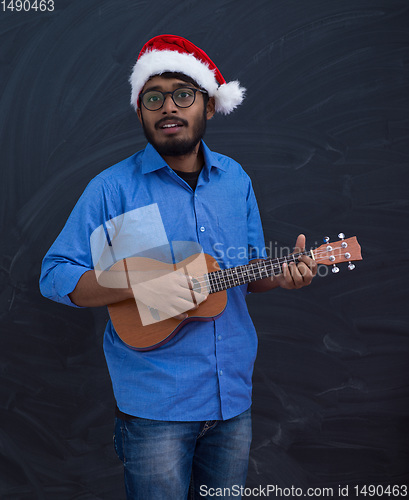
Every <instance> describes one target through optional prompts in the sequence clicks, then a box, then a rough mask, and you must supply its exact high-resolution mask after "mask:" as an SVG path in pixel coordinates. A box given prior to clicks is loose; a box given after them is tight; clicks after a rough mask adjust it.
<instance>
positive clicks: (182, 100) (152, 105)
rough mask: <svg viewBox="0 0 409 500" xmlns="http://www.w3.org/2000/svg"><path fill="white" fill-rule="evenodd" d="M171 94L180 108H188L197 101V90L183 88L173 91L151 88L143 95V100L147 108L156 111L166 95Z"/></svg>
mask: <svg viewBox="0 0 409 500" xmlns="http://www.w3.org/2000/svg"><path fill="white" fill-rule="evenodd" d="M167 94H170V95H171V96H172V99H173V102H174V103H175V104H176V106H179V107H180V108H188V107H189V106H191V105H192V104H193V103H194V101H195V95H196V92H195V90H193V89H189V88H181V89H176V90H174V91H173V92H165V93H163V92H160V91H159V90H151V91H149V92H146V93H145V94H144V95H143V96H142V102H143V105H144V106H145V108H147V109H149V110H151V111H155V110H157V109H160V108H161V107H162V106H163V103H164V101H165V96H166V95H167Z"/></svg>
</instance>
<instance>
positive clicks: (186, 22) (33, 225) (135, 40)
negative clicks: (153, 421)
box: [0, 0, 409, 500]
mask: <svg viewBox="0 0 409 500" xmlns="http://www.w3.org/2000/svg"><path fill="white" fill-rule="evenodd" d="M7 4H8V2H7V1H6V4H3V3H1V4H0V6H1V8H2V9H3V7H4V5H7ZM25 5H26V6H27V4H25ZM408 13H409V3H408V1H407V0H264V1H262V0H254V1H247V0H246V1H244V0H238V1H233V0H218V1H216V0H207V1H205V2H204V1H203V2H202V1H198V0H191V1H188V0H181V1H178V2H166V1H165V0H156V2H152V1H151V0H146V1H136V0H135V1H128V0H98V1H97V0H86V1H81V0H70V1H68V0H55V10H54V11H53V12H39V11H38V12H35V11H31V12H16V11H14V12H11V11H10V10H9V11H7V12H4V11H3V10H1V11H0V68H1V75H0V77H1V79H0V86H1V87H0V90H1V92H0V119H1V122H0V130H1V165H0V207H1V209H0V218H1V260H0V283H1V285H0V319H1V326H0V328H1V335H0V374H1V382H0V498H1V499H2V500H4V499H7V500H8V499H13V500H14V499H29V500H32V499H47V500H48V499H50V500H55V499H58V500H59V499H61V500H65V499H81V500H91V499H107V500H118V499H122V498H124V492H123V486H122V471H121V465H120V464H119V462H118V460H117V458H116V456H115V454H114V451H113V447H112V428H113V404H114V402H113V397H112V391H111V386H110V381H109V378H108V375H107V370H106V366H105V361H104V358H103V353H102V332H103V329H104V323H105V321H106V313H105V311H104V310H74V309H71V308H68V307H64V306H61V305H58V304H54V303H52V302H50V301H47V300H46V299H44V298H42V297H41V295H40V293H39V291H38V284H37V283H38V276H39V270H40V263H41V259H42V257H43V255H44V253H45V252H46V250H47V249H48V247H49V246H50V244H51V243H52V242H53V240H54V238H55V237H56V236H57V234H58V232H59V231H60V229H61V228H62V226H63V224H64V222H65V220H66V217H67V216H68V214H69V212H70V211H71V209H72V207H73V205H74V204H75V202H76V200H77V198H78V197H79V195H80V194H81V192H82V190H83V189H84V187H85V185H86V184H87V182H88V181H89V180H90V179H91V178H92V177H93V176H95V175H96V174H97V173H98V172H100V171H101V170H103V169H104V168H106V167H108V166H110V165H111V164H113V163H116V162H117V161H119V160H121V159H123V158H125V157H127V156H129V155H131V154H133V153H134V152H135V151H137V150H139V149H141V148H142V147H143V146H144V144H145V139H144V137H143V134H142V133H141V130H140V128H139V124H138V122H137V118H136V115H135V113H134V112H133V110H132V109H131V108H130V106H129V104H128V102H129V95H130V91H129V86H128V83H127V78H128V75H129V72H130V69H131V67H132V65H133V63H134V61H135V60H136V57H137V54H138V53H139V50H140V48H141V47H142V45H143V43H144V42H145V41H147V40H148V39H149V38H150V37H152V36H154V35H157V34H160V33H174V34H179V35H182V36H186V37H187V38H189V39H190V40H192V41H193V42H194V43H196V44H197V45H199V46H200V47H202V48H203V49H204V50H206V51H207V52H208V54H209V55H210V56H211V57H212V58H213V59H214V60H215V61H216V63H217V64H218V66H219V67H220V68H221V70H222V72H223V74H224V76H225V77H226V79H227V80H231V79H235V78H238V79H239V80H240V81H241V83H242V84H243V85H244V86H245V87H247V89H248V97H247V99H246V100H245V102H244V104H243V105H242V106H241V107H240V108H239V109H238V110H237V111H236V112H235V113H233V114H232V115H230V116H229V117H223V116H222V117H217V118H215V119H213V120H212V122H211V123H210V124H209V128H208V133H207V136H206V141H207V143H208V145H209V146H210V147H211V148H212V149H214V150H216V151H219V152H222V153H224V154H228V155H231V156H233V157H234V158H235V159H237V160H238V161H239V162H241V163H242V165H243V166H244V168H245V169H246V171H247V172H248V173H249V174H250V176H251V177H252V179H253V181H254V187H255V190H256V194H257V196H258V200H259V205H260V211H261V214H262V218H263V223H264V228H265V235H266V241H267V244H269V242H271V243H272V245H278V246H292V245H293V243H294V242H295V238H296V236H297V234H298V233H299V232H304V233H305V234H306V235H307V243H308V244H309V245H311V246H313V245H314V246H315V243H318V244H320V243H321V239H322V236H325V235H329V236H331V237H333V238H335V239H336V235H337V234H338V233H339V232H340V231H343V232H345V233H346V235H347V236H352V235H354V234H356V235H357V236H358V238H359V241H360V243H361V245H362V248H363V256H364V261H363V262H362V263H360V264H359V265H358V266H357V269H356V270H355V271H354V272H349V271H348V270H346V268H343V269H342V272H341V273H339V274H338V275H333V274H330V275H329V276H327V277H322V278H320V279H316V280H315V281H314V283H313V285H312V286H311V287H309V288H307V289H303V290H300V291H295V292H289V291H284V290H279V291H274V292H271V293H269V294H264V295H257V296H256V295H254V296H251V297H250V298H249V307H250V308H251V311H252V316H253V318H254V321H255V323H256V326H257V329H258V332H259V338H260V345H259V355H258V360H257V364H256V367H255V373H254V405H253V410H254V411H253V415H254V442H253V448H252V453H251V460H250V469H249V476H248V486H249V487H257V486H259V485H260V486H266V485H267V484H272V485H278V486H281V487H282V488H284V487H287V488H291V486H294V487H298V488H304V491H305V490H306V488H308V487H313V488H314V487H332V488H334V497H336V496H338V493H337V492H338V486H339V485H342V486H345V485H349V486H350V489H349V497H350V498H356V497H357V495H356V494H355V490H353V489H352V488H353V486H354V485H363V484H374V485H384V486H387V485H395V484H396V485H399V484H403V483H407V482H408V475H409V474H408V469H409V464H408V444H409V443H408V431H409V426H408V417H409V412H408V398H409V387H408V361H409V321H408V308H409V307H408V306H409V304H408V292H409V290H408V279H407V274H408V246H409V238H408V208H409V203H408V177H409V176H408V168H409V141H408V136H409V123H408V121H409V120H408V108H409V106H408V97H407V96H408V94H407V93H406V92H407V90H408V81H409V79H408V67H409V66H408V57H409V50H408V48H409V44H408V41H409V31H408V26H409V24H408V21H409V16H408ZM271 497H273V498H274V497H275V495H274V494H272V495H271ZM361 497H362V498H363V496H362V495H361ZM289 498H292V496H290V497H289ZM294 498H295V496H294ZM317 498H318V496H317Z"/></svg>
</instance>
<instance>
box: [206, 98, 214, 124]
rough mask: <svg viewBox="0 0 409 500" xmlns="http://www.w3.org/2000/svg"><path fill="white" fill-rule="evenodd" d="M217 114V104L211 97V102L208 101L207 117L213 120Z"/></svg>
mask: <svg viewBox="0 0 409 500" xmlns="http://www.w3.org/2000/svg"><path fill="white" fill-rule="evenodd" d="M215 113H216V103H215V100H214V97H209V100H208V101H207V106H206V117H207V119H208V120H210V119H211V118H213V116H214V114H215Z"/></svg>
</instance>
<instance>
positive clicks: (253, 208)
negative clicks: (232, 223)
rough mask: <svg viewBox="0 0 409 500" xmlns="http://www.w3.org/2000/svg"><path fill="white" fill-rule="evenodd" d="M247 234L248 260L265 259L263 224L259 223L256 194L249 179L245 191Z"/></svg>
mask: <svg viewBox="0 0 409 500" xmlns="http://www.w3.org/2000/svg"><path fill="white" fill-rule="evenodd" d="M247 235H248V247H249V260H253V259H265V258H266V257H267V255H266V247H265V242H264V233H263V226H262V223H261V218H260V212H259V209H258V205H257V200H256V196H255V194H254V190H253V186H252V184H251V181H250V180H249V188H248V193H247Z"/></svg>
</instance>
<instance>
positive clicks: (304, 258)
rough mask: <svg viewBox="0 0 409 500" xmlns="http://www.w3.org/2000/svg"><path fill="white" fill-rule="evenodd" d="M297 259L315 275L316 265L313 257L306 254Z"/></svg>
mask: <svg viewBox="0 0 409 500" xmlns="http://www.w3.org/2000/svg"><path fill="white" fill-rule="evenodd" d="M299 260H300V262H304V263H305V264H306V265H307V266H308V267H309V269H310V270H311V273H312V275H313V276H315V275H316V274H317V270H318V265H317V263H316V261H315V260H314V259H311V258H310V257H307V256H306V255H303V256H302V257H300V259H299Z"/></svg>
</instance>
